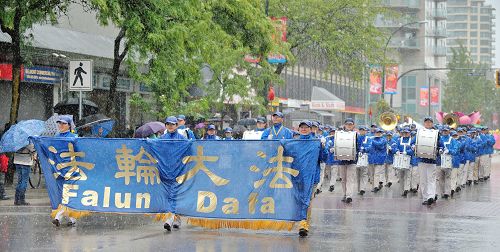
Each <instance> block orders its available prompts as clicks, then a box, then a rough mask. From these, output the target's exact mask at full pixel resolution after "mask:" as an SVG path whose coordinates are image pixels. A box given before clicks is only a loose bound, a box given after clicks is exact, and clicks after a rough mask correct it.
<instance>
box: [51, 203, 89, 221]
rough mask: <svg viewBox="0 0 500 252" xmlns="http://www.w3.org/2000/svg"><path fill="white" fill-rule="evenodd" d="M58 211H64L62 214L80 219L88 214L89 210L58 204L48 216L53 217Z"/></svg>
mask: <svg viewBox="0 0 500 252" xmlns="http://www.w3.org/2000/svg"><path fill="white" fill-rule="evenodd" d="M59 211H64V214H63V215H64V216H68V217H73V218H75V219H80V218H82V217H85V216H89V215H90V212H89V211H80V210H74V209H71V208H69V207H67V206H63V205H59V206H58V207H57V209H54V210H52V212H51V213H50V217H51V218H52V219H54V218H55V217H56V215H57V213H58V212H59Z"/></svg>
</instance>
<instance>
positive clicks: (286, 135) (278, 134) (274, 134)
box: [260, 123, 293, 140]
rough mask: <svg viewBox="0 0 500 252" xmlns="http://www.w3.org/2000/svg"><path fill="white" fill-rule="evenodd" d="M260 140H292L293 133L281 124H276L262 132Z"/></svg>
mask: <svg viewBox="0 0 500 252" xmlns="http://www.w3.org/2000/svg"><path fill="white" fill-rule="evenodd" d="M260 139H262V140H268V139H269V140H270V139H293V132H292V131H291V130H290V129H289V128H287V127H285V126H283V124H281V123H277V124H274V125H273V126H272V127H270V128H267V129H266V130H264V132H263V133H262V136H261V138H260Z"/></svg>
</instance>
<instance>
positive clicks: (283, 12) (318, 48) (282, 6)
mask: <svg viewBox="0 0 500 252" xmlns="http://www.w3.org/2000/svg"><path fill="white" fill-rule="evenodd" d="M380 6H381V5H380V1H374V0H331V1H325V0H309V1H296V0H281V1H270V11H269V15H270V16H276V17H281V16H285V17H287V18H288V19H289V22H288V36H287V38H288V42H289V44H290V49H291V50H292V52H294V55H295V56H297V55H301V54H303V53H306V54H307V55H313V57H317V58H319V59H322V60H321V61H323V60H324V61H325V64H326V66H325V70H326V71H327V72H338V73H343V74H349V75H351V76H352V77H353V78H360V77H361V74H362V72H363V68H364V67H365V65H366V63H367V62H379V61H380V59H381V58H382V54H383V46H384V43H383V42H381V41H384V39H383V38H382V36H383V35H384V34H383V33H382V32H381V30H380V29H378V28H376V27H375V26H374V21H375V18H376V17H377V15H379V14H382V13H385V12H386V9H384V8H381V7H380Z"/></svg>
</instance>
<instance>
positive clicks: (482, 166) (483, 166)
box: [479, 155, 489, 178]
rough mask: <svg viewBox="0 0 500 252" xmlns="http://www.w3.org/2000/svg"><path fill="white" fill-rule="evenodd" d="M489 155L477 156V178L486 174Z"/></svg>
mask: <svg viewBox="0 0 500 252" xmlns="http://www.w3.org/2000/svg"><path fill="white" fill-rule="evenodd" d="M488 159H489V155H481V156H480V157H479V178H484V177H486V176H488V175H486V172H487V170H488V164H489V161H488Z"/></svg>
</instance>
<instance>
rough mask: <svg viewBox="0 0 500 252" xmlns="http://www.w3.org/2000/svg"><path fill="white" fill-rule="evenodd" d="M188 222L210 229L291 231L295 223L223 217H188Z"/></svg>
mask: <svg viewBox="0 0 500 252" xmlns="http://www.w3.org/2000/svg"><path fill="white" fill-rule="evenodd" d="M187 223H188V224H191V225H193V226H197V227H204V228H209V229H221V228H240V229H250V230H274V231H283V230H287V231H291V230H292V229H293V227H294V225H295V222H293V221H278V220H222V219H204V218H187Z"/></svg>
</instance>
